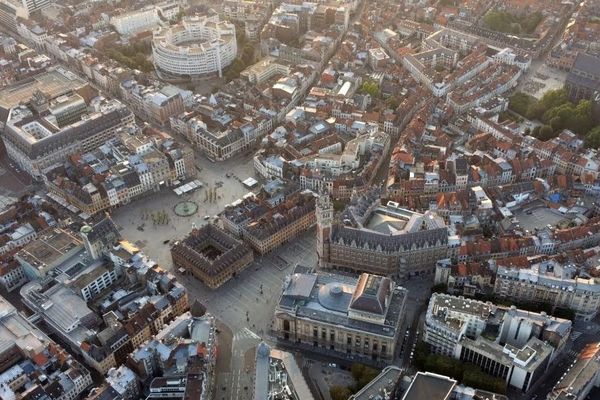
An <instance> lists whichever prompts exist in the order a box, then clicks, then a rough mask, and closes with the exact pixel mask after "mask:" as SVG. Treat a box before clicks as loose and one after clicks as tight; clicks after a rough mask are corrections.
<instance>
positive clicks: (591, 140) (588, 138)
mask: <svg viewBox="0 0 600 400" xmlns="http://www.w3.org/2000/svg"><path fill="white" fill-rule="evenodd" d="M584 143H585V147H587V148H590V149H597V148H600V126H597V127H595V128H594V129H592V130H591V131H589V132H588V133H587V135H585V140H584Z"/></svg>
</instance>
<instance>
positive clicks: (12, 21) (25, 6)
mask: <svg viewBox="0 0 600 400" xmlns="http://www.w3.org/2000/svg"><path fill="white" fill-rule="evenodd" d="M53 2H54V1H53V0H0V25H2V26H4V27H5V28H6V29H10V30H13V31H16V29H17V18H23V19H28V18H29V15H30V14H31V13H32V12H34V11H37V10H41V9H42V8H44V7H48V6H49V5H50V4H52V3H53Z"/></svg>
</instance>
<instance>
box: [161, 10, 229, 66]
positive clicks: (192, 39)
mask: <svg viewBox="0 0 600 400" xmlns="http://www.w3.org/2000/svg"><path fill="white" fill-rule="evenodd" d="M152 54H153V57H154V66H155V67H156V69H157V70H158V71H159V72H163V73H166V74H169V75H174V76H201V75H208V74H213V73H215V72H217V73H218V74H219V76H221V73H222V70H223V68H225V67H226V66H228V65H229V64H231V63H232V62H233V60H234V59H235V57H236V55H237V42H236V38H235V26H234V25H233V24H231V23H228V22H221V21H219V16H218V15H215V16H210V17H209V16H194V17H187V18H184V19H183V20H182V21H181V23H179V24H177V25H175V26H171V27H165V28H160V29H158V30H157V31H155V32H154V37H153V39H152Z"/></svg>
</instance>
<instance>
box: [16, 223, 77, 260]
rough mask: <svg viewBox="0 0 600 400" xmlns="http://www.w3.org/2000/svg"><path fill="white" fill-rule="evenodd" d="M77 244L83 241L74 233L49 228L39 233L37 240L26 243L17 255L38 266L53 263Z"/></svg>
mask: <svg viewBox="0 0 600 400" xmlns="http://www.w3.org/2000/svg"><path fill="white" fill-rule="evenodd" d="M79 246H83V242H82V241H81V240H80V239H79V238H78V237H76V236H75V235H74V234H72V233H70V232H68V231H65V230H63V229H50V230H46V231H44V232H43V233H42V234H41V235H39V236H38V238H37V240H34V241H33V242H30V243H28V244H27V245H26V246H25V247H24V248H23V249H21V250H20V251H19V252H18V253H17V256H18V257H19V258H21V259H23V260H25V261H26V262H28V263H29V264H31V265H32V266H35V267H36V268H39V267H40V266H43V265H51V264H53V263H54V262H56V261H57V260H59V259H60V258H61V257H62V256H64V255H65V254H67V253H69V252H70V251H71V250H73V249H74V248H76V247H79Z"/></svg>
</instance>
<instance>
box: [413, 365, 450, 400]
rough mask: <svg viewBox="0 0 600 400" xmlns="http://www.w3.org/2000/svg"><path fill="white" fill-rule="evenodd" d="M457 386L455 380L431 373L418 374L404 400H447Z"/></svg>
mask: <svg viewBox="0 0 600 400" xmlns="http://www.w3.org/2000/svg"><path fill="white" fill-rule="evenodd" d="M454 386H456V381H455V380H454V379H451V378H448V377H447V376H443V375H437V374H432V373H430V372H417V375H415V377H414V379H413V381H412V383H411V384H410V386H409V387H408V390H407V391H406V393H404V397H402V400H446V399H448V398H449V397H450V394H451V393H452V389H454Z"/></svg>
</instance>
